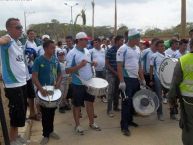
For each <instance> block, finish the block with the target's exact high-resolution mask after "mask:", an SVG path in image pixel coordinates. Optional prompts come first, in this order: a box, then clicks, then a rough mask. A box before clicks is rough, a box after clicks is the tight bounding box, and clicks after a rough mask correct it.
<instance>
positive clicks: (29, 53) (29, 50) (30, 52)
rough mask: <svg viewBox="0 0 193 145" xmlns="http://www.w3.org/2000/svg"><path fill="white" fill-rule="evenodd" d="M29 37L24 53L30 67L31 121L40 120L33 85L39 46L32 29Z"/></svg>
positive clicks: (28, 88)
mask: <svg viewBox="0 0 193 145" xmlns="http://www.w3.org/2000/svg"><path fill="white" fill-rule="evenodd" d="M27 37H28V40H27V41H26V44H25V46H24V52H25V59H26V65H27V67H28V71H29V75H28V76H29V77H28V78H27V97H28V102H29V108H30V114H29V117H28V118H29V119H33V120H37V121H38V120H40V114H38V113H37V114H36V113H35V103H34V98H35V96H36V95H35V90H34V86H33V84H32V79H31V77H32V66H33V63H34V60H35V58H36V57H37V51H38V50H37V45H36V43H35V41H34V40H35V32H34V31H33V30H32V29H29V30H28V31H27Z"/></svg>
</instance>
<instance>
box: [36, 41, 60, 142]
mask: <svg viewBox="0 0 193 145" xmlns="http://www.w3.org/2000/svg"><path fill="white" fill-rule="evenodd" d="M43 48H44V51H45V53H44V55H41V56H39V57H37V58H36V59H35V62H34V65H33V68H32V80H33V82H34V84H35V85H36V87H37V89H38V90H39V91H40V93H41V95H42V96H45V97H47V96H50V94H49V93H48V90H46V89H45V88H43V86H45V87H46V86H47V85H51V86H54V87H55V88H59V87H60V81H61V69H60V64H59V62H58V60H56V57H55V44H54V42H53V41H52V40H47V41H45V42H44V43H43ZM52 93H53V92H52ZM52 96H53V94H52ZM40 105H41V104H40ZM40 108H41V113H42V126H43V136H44V137H43V139H42V140H41V142H40V144H41V145H45V144H47V143H48V141H49V137H51V138H53V139H59V136H58V135H57V134H56V133H54V125H53V123H54V116H55V110H56V108H57V106H56V107H53V108H48V107H47V106H43V105H41V106H40Z"/></svg>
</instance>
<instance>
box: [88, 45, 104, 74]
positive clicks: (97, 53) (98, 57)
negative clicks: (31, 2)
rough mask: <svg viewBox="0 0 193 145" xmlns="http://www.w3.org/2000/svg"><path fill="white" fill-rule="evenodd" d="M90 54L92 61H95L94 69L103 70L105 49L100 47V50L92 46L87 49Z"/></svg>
mask: <svg viewBox="0 0 193 145" xmlns="http://www.w3.org/2000/svg"><path fill="white" fill-rule="evenodd" d="M89 52H90V54H91V58H92V61H96V62H97V66H96V67H95V69H96V71H103V70H104V68H105V50H104V48H101V49H100V50H98V49H96V48H93V49H90V50H89Z"/></svg>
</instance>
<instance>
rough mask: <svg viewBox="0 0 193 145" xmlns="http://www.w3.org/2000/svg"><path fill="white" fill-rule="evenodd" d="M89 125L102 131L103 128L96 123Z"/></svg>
mask: <svg viewBox="0 0 193 145" xmlns="http://www.w3.org/2000/svg"><path fill="white" fill-rule="evenodd" d="M89 126H90V128H92V129H94V130H96V131H101V128H100V127H99V126H98V125H97V124H96V123H93V124H90V125H89Z"/></svg>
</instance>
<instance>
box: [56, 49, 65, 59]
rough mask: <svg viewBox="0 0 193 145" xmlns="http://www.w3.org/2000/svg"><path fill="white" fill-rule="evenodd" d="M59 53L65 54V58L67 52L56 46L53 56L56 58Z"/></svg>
mask: <svg viewBox="0 0 193 145" xmlns="http://www.w3.org/2000/svg"><path fill="white" fill-rule="evenodd" d="M59 51H63V52H64V54H65V58H66V55H67V50H66V49H64V48H60V47H58V46H56V49H55V55H56V57H57V53H58V52H59Z"/></svg>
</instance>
